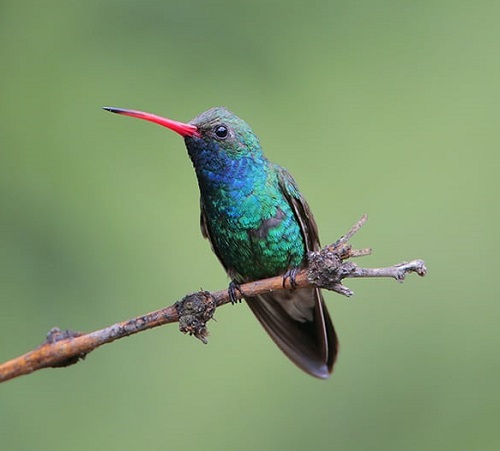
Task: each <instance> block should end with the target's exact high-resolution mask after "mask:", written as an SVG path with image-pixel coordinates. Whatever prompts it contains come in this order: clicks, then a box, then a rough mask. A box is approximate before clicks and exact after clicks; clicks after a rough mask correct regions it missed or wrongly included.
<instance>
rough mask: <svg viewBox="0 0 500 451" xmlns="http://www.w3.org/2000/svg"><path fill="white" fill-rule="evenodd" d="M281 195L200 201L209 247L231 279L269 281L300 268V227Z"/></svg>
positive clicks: (234, 195)
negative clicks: (212, 249)
mask: <svg viewBox="0 0 500 451" xmlns="http://www.w3.org/2000/svg"><path fill="white" fill-rule="evenodd" d="M280 194H281V193H279V192H276V193H266V194H265V195H259V193H255V192H251V193H247V194H245V195H243V194H241V192H237V191H236V192H233V193H226V195H225V196H217V197H213V198H207V199H204V200H202V201H203V203H204V210H205V220H206V221H207V227H208V230H209V234H210V239H211V242H212V246H213V247H214V251H215V252H216V254H217V256H218V257H219V259H220V260H221V261H222V263H223V264H224V266H225V267H226V269H227V270H228V272H229V273H230V275H231V277H236V278H239V279H242V280H251V279H258V278H262V277H270V276H274V275H278V274H282V273H283V272H285V271H286V270H287V269H288V268H290V267H294V266H300V264H301V263H302V261H303V259H304V254H305V251H304V243H303V238H302V234H301V231H300V227H299V225H298V223H297V221H296V219H295V216H294V214H293V211H292V209H291V208H290V206H289V204H288V203H287V202H286V200H285V199H284V197H283V196H282V195H280Z"/></svg>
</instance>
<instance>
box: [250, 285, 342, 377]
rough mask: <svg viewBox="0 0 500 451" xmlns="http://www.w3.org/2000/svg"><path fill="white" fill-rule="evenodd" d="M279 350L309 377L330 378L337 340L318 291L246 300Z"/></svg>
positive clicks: (312, 289)
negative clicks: (309, 375)
mask: <svg viewBox="0 0 500 451" xmlns="http://www.w3.org/2000/svg"><path fill="white" fill-rule="evenodd" d="M246 301H247V304H248V306H249V307H250V309H251V310H252V312H253V313H254V315H255V316H256V317H257V319H258V320H259V321H260V323H261V324H262V326H264V329H266V331H267V333H268V334H269V335H270V336H271V338H272V339H273V340H274V342H275V343H276V344H277V345H278V347H279V348H280V349H281V350H282V351H283V352H284V353H285V354H286V355H287V356H288V358H289V359H290V360H291V361H292V362H293V363H295V364H296V365H297V366H298V367H299V368H301V369H302V370H304V371H305V372H306V373H309V374H311V375H312V376H315V377H318V378H321V379H326V378H328V377H329V376H330V374H331V372H332V369H333V364H334V363H335V359H336V357H337V352H338V347H339V346H338V340H337V335H336V333H335V329H334V328H333V324H332V320H331V319H330V315H329V314H328V311H327V309H326V306H325V303H324V301H323V296H322V294H321V291H320V290H319V289H318V288H301V289H298V290H285V291H277V292H274V293H268V294H262V295H259V296H255V297H251V298H246Z"/></svg>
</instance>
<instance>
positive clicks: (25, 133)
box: [0, 0, 500, 450]
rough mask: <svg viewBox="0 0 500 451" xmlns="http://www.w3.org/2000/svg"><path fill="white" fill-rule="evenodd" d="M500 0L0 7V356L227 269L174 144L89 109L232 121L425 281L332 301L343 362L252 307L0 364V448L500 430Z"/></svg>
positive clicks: (380, 261)
mask: <svg viewBox="0 0 500 451" xmlns="http://www.w3.org/2000/svg"><path fill="white" fill-rule="evenodd" d="M499 15H500V3H498V2H495V1H493V0H492V1H477V2H467V1H454V0H422V1H400V0H398V1H396V0H392V1H391V0H379V1H370V0H360V1H352V2H345V1H315V0H310V1H308V2H294V1H247V2H242V1H239V2H238V1H236V2H230V1H201V0H199V1H161V2H160V1H123V0H122V1H116V0H115V1H96V0H88V1H85V2H82V1H73V0H71V1H66V2H56V1H52V0H47V1H44V2H35V1H25V2H19V1H12V0H4V1H2V2H1V3H0V49H1V57H2V58H1V68H0V360H7V359H10V358H12V357H15V356H16V355H18V354H21V353H23V352H25V351H28V350H29V349H31V348H33V347H34V346H36V345H38V344H39V343H40V342H41V341H42V340H43V338H44V336H45V334H46V332H47V331H48V330H49V329H50V328H51V327H53V326H56V325H57V326H59V327H61V328H71V329H75V330H82V331H90V330H93V329H97V328H101V327H104V326H106V325H109V324H111V323H113V322H116V321H118V320H123V319H127V318H129V317H132V316H135V315H138V314H141V313H145V312H148V311H152V310H155V309H157V308H160V307H162V306H165V305H169V304H171V303H172V302H173V301H175V300H177V299H179V298H181V297H182V296H183V295H184V294H186V293H188V292H191V291H196V290H198V289H199V288H200V287H203V288H204V289H209V290H215V289H220V288H223V287H225V286H226V285H227V282H228V280H227V278H226V276H225V274H224V272H223V270H222V268H221V267H220V266H219V264H218V262H217V260H216V258H215V257H214V256H213V255H212V253H211V251H210V249H209V246H208V243H207V242H205V241H204V240H203V239H202V237H201V235H200V232H199V226H198V188H197V185H196V180H195V176H194V172H193V170H192V167H191V164H190V162H189V160H188V157H187V154H186V152H185V149H184V146H183V142H182V140H181V139H180V138H179V137H178V136H176V135H175V134H174V133H171V132H169V131H167V130H166V129H162V128H161V127H158V126H154V125H152V124H148V123H145V122H141V121H135V120H132V119H129V118H123V117H118V116H113V115H111V114H108V113H106V112H103V111H102V110H101V109H100V108H101V106H103V105H113V106H121V107H127V108H137V109H144V110H147V111H151V112H155V113H158V114H162V115H165V116H169V117H172V118H174V119H178V120H183V121H187V120H189V119H191V118H192V117H194V116H196V115H197V114H198V113H199V112H201V111H203V110H205V109H208V108H209V107H211V106H215V105H224V106H227V107H229V108H230V109H232V110H233V111H234V112H236V113H237V114H239V115H240V116H242V117H243V118H245V119H246V120H247V121H248V122H249V123H250V124H251V125H252V126H253V128H254V130H255V131H256V133H257V134H258V135H259V136H260V138H261V142H262V144H263V146H264V149H265V151H266V154H267V155H268V157H269V158H270V159H271V160H273V161H275V162H278V163H280V164H282V165H284V166H286V167H287V168H288V169H289V170H290V171H291V172H292V174H293V175H294V176H295V178H296V179H297V181H298V183H299V185H300V187H301V189H302V191H303V192H304V194H305V196H306V197H307V199H308V200H309V203H310V204H311V207H312V208H313V211H314V212H315V216H316V219H317V222H318V224H319V227H320V230H321V235H322V238H323V242H328V241H334V240H335V239H336V238H338V237H339V236H340V235H341V234H342V233H344V232H345V231H346V230H348V228H349V227H350V226H351V224H352V223H354V222H355V221H356V220H357V219H358V218H359V217H360V216H361V215H362V214H363V213H367V214H368V215H369V221H368V223H367V225H366V227H365V228H364V229H363V230H362V231H361V232H360V233H359V234H358V235H357V236H356V237H355V239H354V243H353V244H355V245H356V246H357V247H366V246H371V247H373V248H374V254H373V256H371V257H367V258H364V259H363V260H362V261H360V262H359V263H362V264H363V265H365V266H381V265H389V264H392V263H396V262H399V261H401V260H408V259H411V258H424V259H425V260H426V262H427V265H428V268H429V274H428V276H427V277H426V278H424V279H420V278H418V277H417V276H411V277H409V278H408V280H407V281H406V282H405V283H404V284H401V285H400V284H397V283H395V282H394V281H390V280H353V281H349V282H348V285H349V286H350V287H351V288H352V289H354V290H355V292H356V295H355V296H354V298H351V299H349V300H348V299H345V298H342V297H340V296H338V295H334V294H331V293H328V294H326V300H327V303H328V305H329V309H330V311H331V314H332V316H333V318H334V320H335V324H336V327H337V330H338V333H339V335H340V339H341V355H340V358H339V360H338V363H337V366H336V370H335V373H334V376H333V377H332V378H331V379H330V380H329V381H327V382H324V381H318V380H315V379H313V378H311V377H309V376H307V375H305V374H303V373H302V372H300V371H299V370H297V369H296V368H295V367H294V366H293V365H292V364H290V363H289V362H288V360H287V359H286V358H284V357H283V356H282V355H281V353H280V352H279V351H278V350H277V348H276V347H275V346H274V345H273V344H272V342H271V341H270V340H269V338H268V337H267V335H266V334H265V333H264V332H263V330H262V329H261V327H260V326H259V324H258V323H257V322H256V320H255V319H254V318H253V316H252V315H251V313H250V311H249V310H248V309H247V307H246V306H245V305H244V304H242V305H238V306H236V307H230V306H228V307H225V308H223V309H221V310H220V311H218V312H217V315H216V318H217V322H211V323H210V331H211V337H210V342H209V344H208V346H204V345H202V344H201V343H200V342H198V341H197V340H195V339H193V338H190V337H187V336H183V335H181V334H180V333H179V332H178V330H177V326H176V325H171V326H168V327H164V328H160V329H157V330H154V331H150V332H147V333H142V334H139V335H136V336H134V337H133V338H129V339H126V340H121V341H119V342H116V343H114V344H112V345H109V346H105V347H103V348H101V349H99V350H97V351H96V352H94V353H92V354H91V355H90V356H89V357H88V358H87V359H86V361H85V362H82V363H80V364H78V365H76V366H74V367H71V368H67V369H62V370H44V371H41V372H39V373H36V374H32V375H29V376H25V377H22V378H19V379H16V380H13V381H10V382H8V383H6V384H4V385H2V386H0V447H1V448H2V450H49V449H50V450H63V449H64V450H65V449H72V450H88V449H98V450H99V449H152V450H156V449H186V450H191V449H192V450H194V449H206V450H212V449H213V450H220V449H269V450H282V449H283V450H285V449H286V450H302V449H318V450H326V449H339V450H344V449H349V450H351V449H352V450H364V449H377V450H378V449H380V450H387V449H395V450H396V449H398V450H400V449H404V450H422V449H439V450H444V449H453V450H458V449H464V450H465V449H481V450H486V449H492V450H493V449H499V447H500V433H499V428H498V421H499V416H500V392H499V388H498V387H499V385H498V381H499V375H500V371H499V370H500V358H499V357H500V356H499V345H500V339H499V335H500V334H499V330H498V323H499V320H500V302H499V301H500V300H499V288H498V283H497V282H496V281H495V280H496V278H497V277H498V274H499V269H500V268H499V265H498V251H499V245H498V237H497V234H498V230H499V228H498V219H499V214H498V194H499V187H500V184H499V182H498V165H499V158H498V148H499V141H500V140H499V137H498V136H499V126H498V121H499V113H498V111H499V104H500V95H499V94H500V89H499V80H500V32H499V27H498V17H499Z"/></svg>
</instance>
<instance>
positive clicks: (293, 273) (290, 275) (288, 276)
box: [283, 267, 300, 290]
mask: <svg viewBox="0 0 500 451" xmlns="http://www.w3.org/2000/svg"><path fill="white" fill-rule="evenodd" d="M299 270H300V268H297V267H295V268H291V269H289V270H287V271H286V272H285V274H283V288H285V285H286V281H287V280H290V287H291V289H292V290H295V288H297V282H296V281H295V278H296V277H297V274H298V272H299Z"/></svg>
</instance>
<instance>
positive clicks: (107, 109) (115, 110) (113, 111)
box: [102, 106, 123, 114]
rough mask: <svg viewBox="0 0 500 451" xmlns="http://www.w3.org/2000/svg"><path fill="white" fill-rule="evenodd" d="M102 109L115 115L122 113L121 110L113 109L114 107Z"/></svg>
mask: <svg viewBox="0 0 500 451" xmlns="http://www.w3.org/2000/svg"><path fill="white" fill-rule="evenodd" d="M102 109H103V110H106V111H109V112H111V113H116V114H121V113H123V110H122V109H121V108H115V107H114V106H103V107H102Z"/></svg>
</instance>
